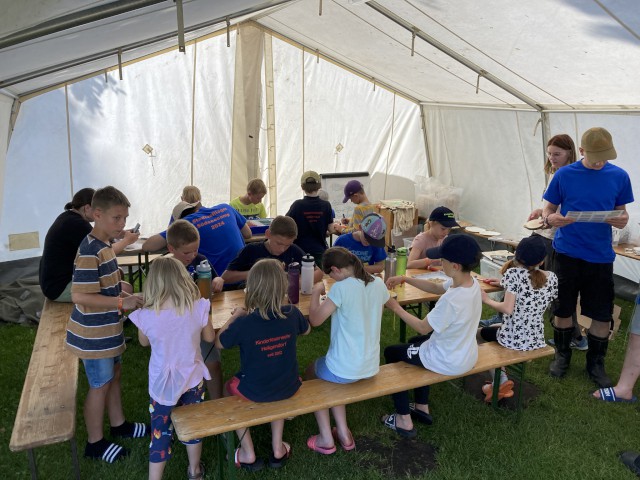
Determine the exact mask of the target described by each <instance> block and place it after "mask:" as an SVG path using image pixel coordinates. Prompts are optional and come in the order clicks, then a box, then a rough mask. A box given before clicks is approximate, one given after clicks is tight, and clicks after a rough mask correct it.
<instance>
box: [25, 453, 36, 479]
mask: <svg viewBox="0 0 640 480" xmlns="http://www.w3.org/2000/svg"><path fill="white" fill-rule="evenodd" d="M27 457H29V470H30V471H31V479H32V480H37V478H38V467H37V465H36V454H35V453H34V452H33V449H32V448H30V449H29V450H27Z"/></svg>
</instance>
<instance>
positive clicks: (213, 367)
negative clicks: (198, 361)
mask: <svg viewBox="0 0 640 480" xmlns="http://www.w3.org/2000/svg"><path fill="white" fill-rule="evenodd" d="M199 246H200V234H199V233H198V229H197V228H196V227H194V226H193V225H192V224H191V223H189V222H187V221H186V220H176V221H175V222H173V223H172V224H171V226H170V227H169V228H168V229H167V250H169V253H171V254H173V256H174V258H176V259H177V260H180V262H182V264H183V265H184V266H185V267H187V271H188V272H189V274H191V277H193V279H194V280H197V278H198V274H197V272H196V267H197V266H198V265H199V264H200V262H202V261H203V260H206V259H207V257H205V256H204V255H202V254H200V253H198V247H199ZM211 277H212V278H213V280H212V281H211V289H212V291H213V292H214V293H216V292H221V291H222V287H223V286H224V280H223V279H222V277H219V276H218V273H217V272H216V270H215V268H213V266H212V267H211ZM200 353H202V358H203V359H204V363H205V365H206V366H207V368H208V369H209V373H210V374H211V380H207V390H208V391H209V396H210V397H211V398H212V399H216V398H221V397H222V368H221V366H220V350H218V349H217V348H215V347H214V346H213V342H205V341H204V340H201V341H200Z"/></svg>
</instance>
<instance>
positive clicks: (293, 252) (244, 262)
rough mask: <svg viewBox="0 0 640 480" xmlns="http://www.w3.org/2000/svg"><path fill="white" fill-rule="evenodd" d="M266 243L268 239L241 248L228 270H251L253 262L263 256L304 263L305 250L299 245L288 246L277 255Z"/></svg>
mask: <svg viewBox="0 0 640 480" xmlns="http://www.w3.org/2000/svg"><path fill="white" fill-rule="evenodd" d="M265 243H266V241H265V242H258V243H249V244H247V245H246V246H245V247H244V248H243V249H242V250H240V252H239V253H238V256H237V257H236V258H234V259H233V260H232V261H231V263H230V264H229V266H228V267H227V270H231V271H234V272H246V271H249V270H251V267H253V264H254V263H256V262H257V261H258V260H260V259H262V258H275V259H276V260H280V261H281V262H284V264H285V265H289V264H290V263H291V262H298V263H299V264H300V265H302V257H303V256H304V252H303V251H302V249H301V248H300V247H298V246H297V245H295V244H293V245H291V246H290V247H289V248H287V250H286V251H285V252H284V253H282V254H280V255H278V256H275V255H272V254H271V253H270V252H269V250H267V247H266V246H265Z"/></svg>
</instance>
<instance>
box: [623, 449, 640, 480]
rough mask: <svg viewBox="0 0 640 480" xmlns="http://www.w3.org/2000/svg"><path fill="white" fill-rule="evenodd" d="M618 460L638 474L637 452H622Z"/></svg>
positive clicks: (639, 460) (638, 460) (638, 461)
mask: <svg viewBox="0 0 640 480" xmlns="http://www.w3.org/2000/svg"><path fill="white" fill-rule="evenodd" d="M620 461H621V462H622V463H624V464H625V465H626V466H627V468H628V469H629V470H631V471H632V472H633V473H635V474H636V475H638V476H640V454H638V452H622V453H621V454H620Z"/></svg>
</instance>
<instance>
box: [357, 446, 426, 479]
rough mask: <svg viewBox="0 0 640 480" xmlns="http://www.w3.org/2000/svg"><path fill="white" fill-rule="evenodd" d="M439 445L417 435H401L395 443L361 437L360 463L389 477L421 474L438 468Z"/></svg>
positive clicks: (358, 459) (361, 465) (358, 462)
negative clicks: (422, 440) (418, 437)
mask: <svg viewBox="0 0 640 480" xmlns="http://www.w3.org/2000/svg"><path fill="white" fill-rule="evenodd" d="M437 451H438V448H437V447H436V446H434V445H431V444H429V443H424V442H421V441H419V440H417V439H411V440H409V439H406V438H399V439H397V440H396V441H395V442H393V443H392V444H391V445H388V444H385V443H383V442H381V441H380V440H379V439H377V438H371V437H362V438H359V439H358V446H357V453H358V457H357V459H356V463H357V464H358V466H359V467H360V468H366V469H369V470H371V469H373V470H377V471H378V472H379V473H380V474H381V475H383V476H384V477H385V478H406V477H419V476H421V475H424V474H425V473H426V472H428V471H431V470H434V469H435V468H436V453H437Z"/></svg>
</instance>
